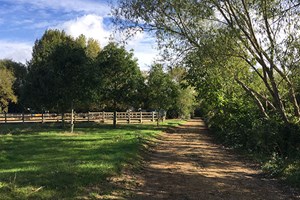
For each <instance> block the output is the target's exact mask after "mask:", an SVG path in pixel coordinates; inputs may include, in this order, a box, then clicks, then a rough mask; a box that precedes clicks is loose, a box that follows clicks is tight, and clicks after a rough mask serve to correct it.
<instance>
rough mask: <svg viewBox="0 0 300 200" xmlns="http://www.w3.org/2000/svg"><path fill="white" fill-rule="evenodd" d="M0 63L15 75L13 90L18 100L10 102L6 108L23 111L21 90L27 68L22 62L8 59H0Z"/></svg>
mask: <svg viewBox="0 0 300 200" xmlns="http://www.w3.org/2000/svg"><path fill="white" fill-rule="evenodd" d="M0 65H1V66H2V67H5V68H6V69H8V70H9V71H11V72H12V74H13V76H14V77H15V81H14V83H13V91H14V94H15V95H16V97H17V98H18V102H17V103H16V102H10V104H9V106H8V110H9V112H22V111H24V103H23V102H24V98H23V90H24V85H25V80H26V76H27V68H26V67H25V65H23V64H22V63H17V62H14V61H12V60H9V59H4V60H0Z"/></svg>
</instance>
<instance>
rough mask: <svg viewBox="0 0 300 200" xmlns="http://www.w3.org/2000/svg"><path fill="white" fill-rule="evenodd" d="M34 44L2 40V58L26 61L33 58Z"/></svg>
mask: <svg viewBox="0 0 300 200" xmlns="http://www.w3.org/2000/svg"><path fill="white" fill-rule="evenodd" d="M32 46H33V44H30V43H26V42H11V41H5V40H0V59H12V60H14V61H17V62H21V63H24V64H25V63H26V61H29V60H30V59H31V52H32Z"/></svg>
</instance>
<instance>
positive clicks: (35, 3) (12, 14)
mask: <svg viewBox="0 0 300 200" xmlns="http://www.w3.org/2000/svg"><path fill="white" fill-rule="evenodd" d="M108 1H109V0H0V59H4V58H8V59H12V60H14V61H16V62H21V63H24V64H25V63H26V61H29V60H30V59H31V53H32V47H33V44H34V41H35V40H36V39H40V38H41V37H42V35H43V33H44V32H45V30H47V29H59V30H64V31H65V32H66V33H67V34H69V35H71V36H73V37H77V36H79V35H80V34H84V35H85V36H86V37H87V38H94V39H96V40H98V41H99V43H100V46H101V47H102V48H103V47H104V46H105V45H106V44H107V43H108V40H109V38H110V37H111V35H112V33H113V25H112V23H111V19H112V17H111V14H110V10H111V5H110V4H109V3H108ZM118 40H119V39H118ZM155 47H156V46H155V39H154V38H153V37H151V36H150V35H148V34H147V33H138V34H137V35H136V36H135V37H133V38H132V39H131V40H130V41H128V42H127V45H126V49H127V50H130V49H133V50H134V55H135V57H136V58H137V59H138V63H139V66H140V68H141V69H142V70H147V69H148V68H149V65H151V64H152V62H153V61H154V60H155V59H156V58H157V56H158V51H157V50H156V49H155Z"/></svg>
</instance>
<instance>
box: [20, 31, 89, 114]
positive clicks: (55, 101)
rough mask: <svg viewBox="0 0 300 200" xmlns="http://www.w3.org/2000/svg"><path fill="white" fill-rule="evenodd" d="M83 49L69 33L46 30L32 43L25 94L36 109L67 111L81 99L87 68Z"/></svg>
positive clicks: (84, 90)
mask: <svg viewBox="0 0 300 200" xmlns="http://www.w3.org/2000/svg"><path fill="white" fill-rule="evenodd" d="M86 63H87V57H86V55H85V51H84V49H83V48H82V46H81V45H80V43H78V42H76V41H74V40H73V38H71V37H70V36H67V35H66V34H65V33H64V32H61V31H58V30H48V31H46V32H45V33H44V35H43V37H42V38H41V39H39V40H37V41H36V42H35V46H34V48H33V55H32V59H31V61H30V62H29V66H28V77H27V88H26V92H27V93H26V96H27V97H28V102H27V103H28V105H29V106H31V107H32V108H34V109H37V110H40V111H41V110H54V111H59V112H66V111H67V110H69V109H70V108H71V107H72V105H73V104H74V105H76V104H78V103H80V102H81V101H83V100H84V98H85V92H86V91H87V90H88V88H87V84H86V81H87V78H88V72H89V70H88V68H87V67H86V66H87V65H86Z"/></svg>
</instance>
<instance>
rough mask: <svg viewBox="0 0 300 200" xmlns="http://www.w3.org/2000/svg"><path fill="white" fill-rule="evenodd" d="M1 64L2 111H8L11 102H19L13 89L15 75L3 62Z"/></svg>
mask: <svg viewBox="0 0 300 200" xmlns="http://www.w3.org/2000/svg"><path fill="white" fill-rule="evenodd" d="M0 64H1V65H0V112H7V111H8V105H9V103H10V102H17V97H16V96H15V94H14V91H13V84H14V81H15V77H14V75H13V73H12V72H11V71H9V70H8V69H7V68H6V67H4V66H3V65H2V63H0Z"/></svg>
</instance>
